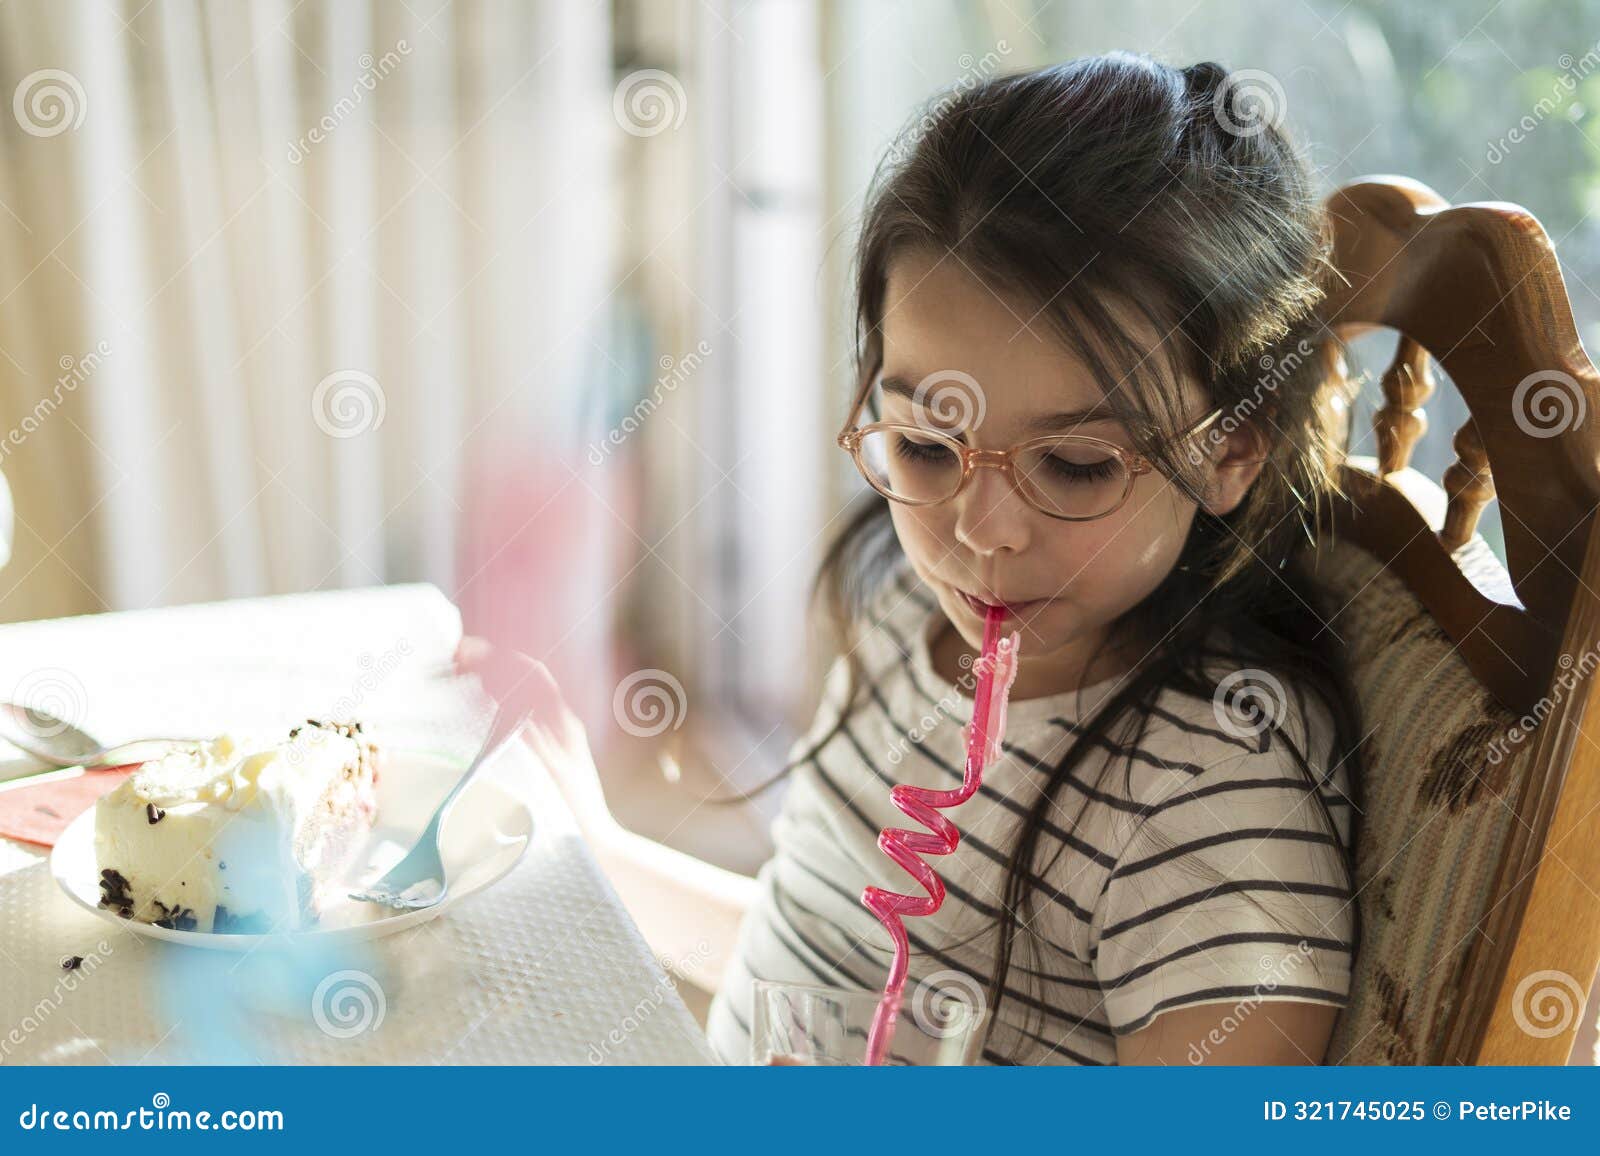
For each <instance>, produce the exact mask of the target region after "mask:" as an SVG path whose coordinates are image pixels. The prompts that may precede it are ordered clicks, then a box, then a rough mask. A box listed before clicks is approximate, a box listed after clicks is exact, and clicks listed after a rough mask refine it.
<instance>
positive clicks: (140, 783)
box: [94, 719, 378, 932]
mask: <svg viewBox="0 0 1600 1156" xmlns="http://www.w3.org/2000/svg"><path fill="white" fill-rule="evenodd" d="M377 762H378V758H377V750H376V748H375V747H373V745H372V744H371V743H370V742H368V741H367V740H366V739H364V738H363V737H362V735H361V724H360V723H330V722H318V721H317V720H315V719H308V720H307V723H306V725H305V726H298V727H295V728H294V729H293V730H291V731H290V732H289V737H288V739H287V740H285V741H283V742H270V741H253V740H250V739H246V738H241V737H238V736H234V735H221V736H220V737H218V738H215V739H213V740H211V741H209V742H204V743H199V744H196V745H194V746H185V747H180V748H177V749H175V750H173V751H171V752H170V753H168V754H167V755H165V756H163V757H162V758H160V759H156V760H154V761H152V762H148V763H145V764H144V765H143V766H142V767H140V768H139V769H138V770H137V771H135V772H134V773H133V774H132V775H130V776H129V777H128V778H127V779H126V780H125V781H124V782H122V783H120V784H119V785H118V786H117V787H116V788H115V789H114V790H112V791H110V792H109V793H107V794H106V795H104V796H102V797H101V799H100V801H99V802H98V803H96V804H95V831H94V844H95V857H96V859H97V860H98V866H99V868H100V892H101V897H100V906H102V907H109V908H111V909H113V910H114V911H117V912H118V913H119V914H121V915H122V916H124V917H125V918H129V919H138V920H143V921H144V922H146V923H155V924H159V925H161V926H163V927H176V928H179V929H182V930H186V931H234V932H267V931H284V930H293V929H294V928H297V927H301V926H305V925H306V924H308V923H310V922H313V921H315V919H316V918H317V916H318V914H319V913H320V912H321V911H322V910H323V908H324V906H325V901H326V900H329V899H332V898H334V897H335V895H334V894H333V893H327V894H325V892H341V891H342V888H339V887H337V884H338V881H339V880H338V877H339V875H340V874H341V872H342V871H343V869H344V868H345V867H346V866H347V864H348V863H349V860H350V858H351V856H352V855H353V854H354V853H355V852H356V851H358V850H359V849H360V848H361V846H362V845H363V843H364V842H365V838H366V835H367V832H368V831H369V830H370V829H371V827H372V823H373V819H374V818H375V816H376V815H377V810H378V804H377V795H376V792H375V790H374V787H375V786H376V784H377V781H378V767H377Z"/></svg>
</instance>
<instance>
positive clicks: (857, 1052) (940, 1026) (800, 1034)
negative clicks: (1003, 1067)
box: [750, 980, 989, 1067]
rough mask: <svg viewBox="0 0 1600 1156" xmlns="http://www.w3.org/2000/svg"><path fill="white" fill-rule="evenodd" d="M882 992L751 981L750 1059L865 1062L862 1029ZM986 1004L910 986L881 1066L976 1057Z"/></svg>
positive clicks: (802, 1062) (764, 1061) (869, 1022)
mask: <svg viewBox="0 0 1600 1156" xmlns="http://www.w3.org/2000/svg"><path fill="white" fill-rule="evenodd" d="M881 998H882V996H881V993H879V992H875V991H856V990H847V989H844V988H836V987H822V986H818V985H812V984H802V983H779V982H774V981H772V980H757V981H756V983H755V998H754V1004H753V1013H754V1014H753V1017H752V1022H751V1025H750V1062H751V1063H752V1064H756V1065H760V1066H768V1065H820V1066H828V1067H849V1066H852V1065H862V1064H865V1063H866V1061H867V1034H868V1032H869V1031H870V1029H871V1027H872V1017H873V1016H874V1015H875V1014H876V1013H877V1010H878V1003H879V1000H880V999H881ZM988 1025H989V1013H988V1011H987V1010H985V1009H984V1008H981V1007H978V1006H975V1005H974V1004H973V1003H971V1002H969V1001H968V1000H966V999H963V998H961V997H959V996H956V995H951V994H950V993H949V992H947V991H930V990H929V989H927V988H924V987H917V988H916V989H914V990H912V989H908V990H907V991H906V992H905V993H904V995H902V997H901V1001H900V1010H899V1016H898V1020H897V1022H896V1024H895V1030H894V1038H893V1041H892V1043H891V1045H890V1051H889V1055H888V1056H887V1057H885V1059H884V1063H885V1064H899V1065H912V1066H929V1065H937V1066H944V1067H951V1066H962V1065H970V1064H975V1063H977V1062H978V1058H979V1056H980V1054H981V1053H982V1051H983V1040H984V1034H985V1033H986V1032H987V1030H988Z"/></svg>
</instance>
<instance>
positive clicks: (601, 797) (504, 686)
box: [455, 636, 616, 836]
mask: <svg viewBox="0 0 1600 1156" xmlns="http://www.w3.org/2000/svg"><path fill="white" fill-rule="evenodd" d="M455 668H456V670H457V671H459V672H461V673H462V674H476V675H477V676H478V677H479V678H480V679H481V680H482V681H483V687H484V690H485V691H487V692H488V693H489V695H490V696H491V697H493V698H494V699H495V700H496V701H497V702H500V703H510V704H511V705H512V706H513V707H514V708H515V709H520V710H522V711H523V712H524V713H525V715H526V716H527V721H526V722H525V723H524V724H523V730H522V733H523V736H524V737H525V738H526V739H527V742H528V746H529V747H530V748H531V749H532V751H533V753H534V756H535V757H536V758H537V759H538V760H539V762H540V763H541V764H542V765H543V766H544V768H545V770H547V771H548V772H549V773H550V777H551V779H553V780H554V781H555V784H556V788H557V789H558V790H559V791H560V792H561V797H562V798H563V799H565V800H566V803H567V806H569V807H570V808H572V813H573V816H574V817H575V818H576V819H577V820H578V826H579V828H580V829H581V830H582V831H583V832H584V834H585V835H590V836H592V835H596V834H599V833H601V832H604V831H605V830H608V829H609V828H610V827H611V826H613V825H615V823H616V820H615V819H613V818H612V816H611V809H610V808H609V807H608V806H606V796H605V792H604V791H603V790H602V789H601V787H600V772H599V771H598V770H597V769H596V767H595V765H594V756H593V755H591V754H590V753H589V740H588V737H587V736H586V735H585V734H584V729H583V723H582V721H581V720H580V719H579V718H578V716H577V715H575V714H573V713H572V710H571V708H570V707H568V706H567V702H566V700H565V699H564V698H562V697H561V689H560V688H559V687H558V686H556V681H555V679H554V678H552V677H551V675H550V671H549V669H548V668H546V666H545V665H544V663H542V662H539V661H538V660H537V659H533V658H529V657H528V656H527V655H526V654H523V653H521V652H520V651H516V650H510V649H508V648H506V647H497V646H493V645H491V644H490V643H488V642H486V641H485V640H484V639H482V638H473V637H470V636H469V637H467V638H463V639H462V640H461V643H460V645H459V646H457V647H456V653H455Z"/></svg>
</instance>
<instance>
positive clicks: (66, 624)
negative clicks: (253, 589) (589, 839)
mask: <svg viewBox="0 0 1600 1156" xmlns="http://www.w3.org/2000/svg"><path fill="white" fill-rule="evenodd" d="M460 632H461V623H460V617H459V615H458V614H457V612H456V610H455V608H454V607H453V606H451V604H450V603H449V601H448V600H447V599H445V598H444V596H443V595H442V594H440V592H439V591H438V590H436V589H435V588H433V587H431V586H394V587H385V588H375V589H369V590H357V591H340V592H330V593H317V594H304V595H292V596H285V597H277V598H262V599H251V600H245V601H237V602H230V603H217V604H212V605H205V606H188V607H178V608H172V609H162V610H153V611H141V612H134V613H124V614H105V615H94V616H89V617H84V618H74V619H62V620H56V621H49V622H36V623H23V624H17V625H12V626H5V627H0V698H11V699H13V700H15V699H16V698H18V697H19V694H20V697H23V698H25V699H27V700H28V701H31V702H33V703H34V704H36V705H39V706H47V705H51V704H55V705H58V706H59V707H60V708H61V710H60V711H59V712H58V713H64V714H65V715H66V716H68V717H71V718H72V719H73V721H76V722H79V723H81V724H82V725H83V726H84V728H85V729H87V730H88V731H89V732H90V733H91V734H93V735H94V736H95V737H96V738H99V739H101V740H103V741H107V742H111V741H121V740H123V739H126V738H133V737H137V736H140V735H146V736H148V735H166V734H177V735H191V734H192V735H199V734H210V733H216V732H220V731H223V730H231V729H243V728H251V727H256V726H265V727H277V726H280V725H281V726H287V725H289V724H291V723H293V722H296V721H299V720H301V719H304V718H308V717H323V716H328V715H343V716H345V717H353V718H358V719H360V720H361V721H362V723H363V726H364V727H365V728H366V730H368V731H369V732H370V733H371V734H372V736H373V737H374V739H375V740H376V741H378V742H380V743H385V744H390V745H394V746H396V747H405V748H411V749H422V750H430V751H436V752H443V753H448V754H450V755H452V756H454V757H456V758H458V759H460V760H461V761H463V762H464V761H465V759H466V758H469V757H470V756H471V754H472V752H473V751H475V750H476V747H477V741H478V736H479V734H480V733H481V728H482V726H483V725H484V724H485V723H486V722H487V717H488V716H487V704H486V703H485V702H484V701H483V700H482V699H481V697H479V696H478V695H477V694H476V693H474V689H475V688H473V687H472V686H471V685H470V684H468V683H465V682H463V680H452V681H449V682H444V683H441V682H440V681H438V680H429V679H428V678H427V677H426V676H427V675H428V673H429V672H431V671H435V670H438V669H441V668H442V667H444V666H445V665H446V664H447V663H448V660H449V656H450V654H451V652H452V651H453V650H454V647H455V643H456V641H457V640H458V638H459V637H460ZM9 750H10V748H8V747H5V746H4V745H3V744H0V752H8V751H9ZM35 768H36V764H32V763H24V762H23V761H21V760H19V759H15V758H10V757H8V756H7V755H5V754H0V780H3V779H5V778H6V777H8V776H11V775H15V774H16V773H17V772H18V771H20V770H23V769H35ZM484 773H485V774H486V775H492V776H493V777H494V778H495V779H496V780H497V781H498V782H500V783H501V784H502V785H504V786H507V787H509V788H511V789H513V790H516V791H518V792H519V793H521V794H522V795H523V796H524V797H526V798H527V799H528V801H529V803H530V806H531V807H532V809H533V812H534V816H535V824H536V833H535V838H534V841H533V845H532V846H531V847H530V848H529V850H528V853H527V855H526V856H525V857H524V859H523V861H522V862H521V863H520V864H519V865H518V867H517V868H516V869H515V870H514V871H513V872H512V873H511V874H510V875H508V876H507V877H506V878H505V879H503V880H501V881H500V882H499V883H497V884H495V885H494V886H493V887H491V888H490V889H488V890H486V891H484V892H482V893H481V894H478V895H475V896H472V897H470V898H468V899H465V900H463V901H462V902H461V903H460V904H459V905H458V906H455V907H453V908H451V909H450V910H449V911H448V912H446V913H445V914H444V915H442V916H440V917H439V918H438V919H435V920H433V921H431V922H429V923H426V924H423V925H421V926H419V927H415V928H412V929H410V930H408V931H404V932H401V933H399V934H396V935H393V936H390V937H388V938H385V939H379V940H373V941H370V942H367V943H362V944H359V945H357V946H355V947H350V948H341V949H339V950H338V952H337V953H334V952H330V951H328V950H327V949H318V950H315V951H313V950H310V949H297V950H294V951H286V950H284V949H282V948H261V949H258V950H256V951H255V952H252V953H249V954H235V953H230V952H214V951H200V950H195V949H192V948H185V947H181V946H176V945H173V944H168V943H162V942H159V941H156V940H152V939H149V938H146V937H142V936H139V935H136V934H133V933H131V932H128V931H125V930H123V929H121V928H120V927H117V926H114V925H112V924H109V923H106V922H103V921H101V920H100V919H97V918H96V917H95V916H93V915H90V914H89V913H87V912H85V911H83V910H82V909H80V908H78V907H76V906H75V905H73V904H72V903H71V902H70V901H69V900H68V899H67V898H66V897H65V896H64V895H62V894H61V893H60V892H59V891H58V890H57V888H56V885H55V883H54V881H53V880H52V879H51V877H50V874H49V869H48V864H47V862H46V857H45V855H43V854H41V849H40V848H38V847H32V846H29V845H26V844H22V843H16V842H11V841H8V840H5V839H0V1064H4V1063H108V1062H111V1063H149V1064H175V1063H257V1062H260V1063H275V1064H296V1063H313V1064H324V1063H363V1064H374V1063H385V1064H386V1063H417V1064H427V1063H570V1064H587V1063H634V1064H637V1063H665V1064H699V1063H713V1062H715V1060H714V1057H713V1055H712V1053H711V1051H710V1048H709V1046H708V1045H707V1043H706V1040H705V1037H704V1035H703V1034H702V1033H701V1031H700V1029H699V1027H698V1026H697V1025H696V1023H695V1021H694V1018H693V1016H691V1015H690V1013H689V1011H688V1009H687V1008H686V1007H685V1006H684V1004H683V1002H682V1001H681V1000H680V999H679V998H678V996H677V994H676V988H675V982H676V981H675V980H673V979H672V978H669V977H670V975H671V973H670V971H665V970H663V968H662V967H661V966H660V963H659V962H658V961H657V960H655V959H654V958H653V957H652V956H651V954H650V951H649V948H648V947H647V945H646V944H645V941H644V939H643V938H642V937H641V936H640V934H639V932H638V929H637V928H636V927H635V926H634V924H633V922H632V921H631V920H630V919H629V918H628V915H627V913H626V911H625V910H624V908H623V907H622V905H621V903H620V902H619V901H618V899H617V897H616V895H615V894H614V892H613V891H612V890H611V888H610V886H609V885H608V883H607V882H606V880H605V878H604V876H603V875H602V874H601V873H600V871H599V869H598V867H597V866H596V864H595V862H594V860H593V858H592V857H591V856H590V854H589V852H588V850H587V848H586V847H585V845H584V844H583V842H582V841H581V840H580V838H579V837H578V835H577V832H576V829H575V827H574V825H573V822H572V817H571V815H570V813H569V812H568V811H567V809H566V808H565V806H564V804H563V803H562V801H561V799H560V796H559V795H558V794H557V793H556V792H555V790H554V788H553V786H552V785H551V784H550V783H549V781H548V779H547V778H545V777H544V776H543V774H542V773H541V772H539V770H538V768H537V766H536V765H534V764H533V762H532V761H531V759H530V758H529V757H528V754H527V751H526V748H525V747H523V746H522V744H521V743H520V742H519V743H517V744H515V746H514V748H513V749H511V750H508V751H506V752H505V753H504V754H502V756H501V757H500V758H499V759H498V760H497V761H496V763H495V765H494V766H493V767H492V768H488V769H486V770H485V772H484ZM73 955H78V956H82V957H84V963H83V965H82V966H81V967H80V968H79V969H78V970H76V971H64V970H63V969H62V967H61V961H62V959H63V958H64V957H67V956H73Z"/></svg>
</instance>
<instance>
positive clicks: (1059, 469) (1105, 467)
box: [1044, 454, 1122, 482]
mask: <svg viewBox="0 0 1600 1156" xmlns="http://www.w3.org/2000/svg"><path fill="white" fill-rule="evenodd" d="M1044 464H1045V468H1046V469H1048V470H1049V471H1050V472H1051V473H1053V474H1054V475H1055V476H1056V477H1058V478H1060V479H1061V480H1063V481H1067V482H1104V481H1109V480H1110V479H1111V478H1113V477H1115V476H1117V475H1118V474H1119V473H1120V472H1121V469H1122V463H1121V462H1120V461H1118V459H1116V458H1114V457H1113V458H1102V459H1101V460H1100V461H1096V462H1074V461H1069V460H1067V459H1066V458H1064V457H1062V456H1061V455H1060V454H1048V455H1046V457H1045V459H1044Z"/></svg>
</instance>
